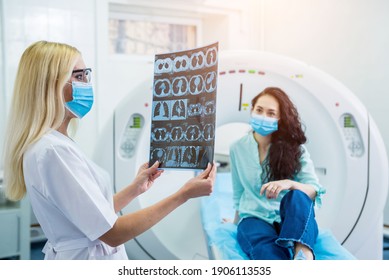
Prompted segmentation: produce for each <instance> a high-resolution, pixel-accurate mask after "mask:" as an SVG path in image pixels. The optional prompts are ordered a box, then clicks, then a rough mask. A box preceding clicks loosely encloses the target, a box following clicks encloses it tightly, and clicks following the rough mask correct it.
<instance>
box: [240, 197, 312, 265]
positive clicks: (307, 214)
mask: <svg viewBox="0 0 389 280" xmlns="http://www.w3.org/2000/svg"><path fill="white" fill-rule="evenodd" d="M313 206H314V205H313V201H312V200H311V199H310V198H309V197H308V195H306V194H305V193H304V192H302V191H299V190H292V191H289V192H288V193H287V194H285V196H284V197H283V198H282V200H281V205H280V215H281V223H274V224H269V223H267V222H265V221H263V220H261V219H258V218H256V217H248V218H244V219H243V220H242V221H241V222H240V223H239V225H238V233H237V239H238V243H239V245H240V246H241V248H242V250H243V251H244V252H245V253H246V254H247V255H248V256H249V258H250V259H254V260H290V259H292V258H293V255H294V252H293V249H294V243H295V242H299V243H302V244H304V245H306V246H308V247H309V248H310V249H311V250H312V253H313V256H314V257H315V252H314V251H313V247H314V244H315V242H316V238H317V235H318V226H317V223H316V220H315V211H314V208H313Z"/></svg>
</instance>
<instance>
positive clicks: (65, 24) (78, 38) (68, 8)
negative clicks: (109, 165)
mask: <svg viewBox="0 0 389 280" xmlns="http://www.w3.org/2000/svg"><path fill="white" fill-rule="evenodd" d="M95 10H96V7H95V0H83V1H77V0H69V1H59V0H2V6H1V14H2V16H3V20H2V22H1V24H2V30H3V44H2V49H3V58H4V61H3V63H4V73H3V76H2V79H1V80H2V83H1V87H2V88H4V95H5V96H3V97H2V98H5V105H6V113H7V112H8V110H9V105H10V102H11V96H12V91H13V84H14V81H15V76H16V71H17V67H18V63H19V59H20V57H21V55H22V53H23V51H24V50H25V49H26V48H27V47H28V46H29V45H30V44H32V43H33V42H35V41H38V40H47V41H58V42H64V43H68V44H70V45H73V46H75V47H77V48H78V49H79V50H80V51H81V52H82V54H83V58H84V61H85V63H86V64H87V65H88V66H90V67H92V68H94V67H95V58H96V52H95V51H96V40H95V38H96V24H95ZM3 81H4V82H3ZM92 81H93V80H92ZM96 112H97V110H92V112H91V114H90V115H88V116H86V117H85V119H83V121H82V122H80V123H79V129H78V133H77V136H76V139H78V140H81V141H80V144H81V145H82V148H83V149H84V150H85V151H86V152H87V153H88V154H91V153H92V150H93V147H92V146H91V145H90V144H89V143H88V142H87V141H83V140H82V139H87V138H88V135H96V134H97V124H96V121H95V119H96V117H95V116H96ZM89 141H90V140H89Z"/></svg>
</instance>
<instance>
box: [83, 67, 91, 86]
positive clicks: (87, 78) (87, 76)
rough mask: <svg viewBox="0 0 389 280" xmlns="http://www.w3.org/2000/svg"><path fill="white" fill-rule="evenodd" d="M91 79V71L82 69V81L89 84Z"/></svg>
mask: <svg viewBox="0 0 389 280" xmlns="http://www.w3.org/2000/svg"><path fill="white" fill-rule="evenodd" d="M91 79H92V69H90V68H86V69H84V80H85V81H86V82H87V83H90V81H91Z"/></svg>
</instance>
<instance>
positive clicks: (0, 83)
mask: <svg viewBox="0 0 389 280" xmlns="http://www.w3.org/2000/svg"><path fill="white" fill-rule="evenodd" d="M2 5H3V2H2V1H1V0H0V11H2ZM3 26H4V25H3V15H2V13H1V12H0V173H1V170H3V169H4V164H3V161H2V160H1V159H2V158H3V142H4V133H5V132H4V130H5V115H6V114H5V94H4V92H5V83H4V74H3V73H4V52H3Z"/></svg>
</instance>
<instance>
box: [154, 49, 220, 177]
mask: <svg viewBox="0 0 389 280" xmlns="http://www.w3.org/2000/svg"><path fill="white" fill-rule="evenodd" d="M217 67H218V43H214V44H211V45H208V46H205V47H201V48H197V49H192V50H186V51H180V52H174V53H166V54H159V55H156V56H155V61H154V84H153V105H152V116H151V139H150V160H149V164H150V166H151V165H152V164H154V163H155V162H156V161H157V160H158V161H159V162H160V166H159V167H160V168H174V169H205V168H206V167H207V164H208V162H210V163H212V162H213V156H214V144H215V120H216V89H217V73H218V72H217Z"/></svg>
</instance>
